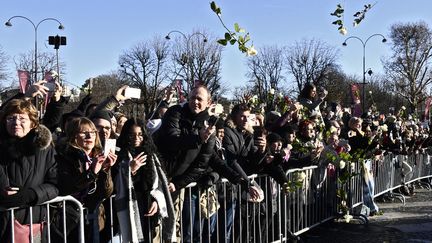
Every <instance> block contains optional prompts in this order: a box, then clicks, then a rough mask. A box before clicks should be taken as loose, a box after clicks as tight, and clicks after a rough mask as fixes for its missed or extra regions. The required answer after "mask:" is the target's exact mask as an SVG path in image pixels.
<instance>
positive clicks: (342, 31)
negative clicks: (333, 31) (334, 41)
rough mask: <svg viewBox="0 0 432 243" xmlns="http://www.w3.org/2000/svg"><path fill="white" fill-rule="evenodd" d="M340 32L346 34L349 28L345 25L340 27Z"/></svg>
mask: <svg viewBox="0 0 432 243" xmlns="http://www.w3.org/2000/svg"><path fill="white" fill-rule="evenodd" d="M339 33H341V34H342V35H346V34H347V33H348V31H347V29H346V28H345V27H342V28H340V30H339Z"/></svg>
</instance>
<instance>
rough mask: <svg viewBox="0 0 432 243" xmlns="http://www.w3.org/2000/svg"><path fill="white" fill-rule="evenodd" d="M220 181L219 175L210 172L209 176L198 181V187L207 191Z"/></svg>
mask: <svg viewBox="0 0 432 243" xmlns="http://www.w3.org/2000/svg"><path fill="white" fill-rule="evenodd" d="M218 180H219V174H218V173H216V172H210V173H208V174H207V175H205V176H203V177H201V179H200V180H199V181H198V183H197V184H198V185H199V187H200V188H201V189H207V188H209V187H211V186H212V185H213V184H214V183H216V181H218Z"/></svg>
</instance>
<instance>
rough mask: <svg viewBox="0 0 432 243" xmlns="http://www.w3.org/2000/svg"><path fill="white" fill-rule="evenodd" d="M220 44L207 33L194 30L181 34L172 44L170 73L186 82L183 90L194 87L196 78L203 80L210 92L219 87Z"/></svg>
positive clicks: (187, 90)
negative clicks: (187, 33) (190, 32)
mask: <svg viewBox="0 0 432 243" xmlns="http://www.w3.org/2000/svg"><path fill="white" fill-rule="evenodd" d="M221 53H222V46H221V45H219V44H218V43H217V42H216V38H215V37H212V36H210V35H209V34H207V33H205V32H204V31H203V32H199V31H195V32H193V33H192V34H189V35H184V36H183V35H181V36H179V37H178V38H176V39H175V42H174V44H173V45H172V60H173V66H172V73H174V76H175V77H174V79H183V80H185V82H186V87H185V91H186V92H189V91H190V89H191V88H193V87H194V83H195V81H196V80H198V81H201V82H203V84H204V85H206V86H207V87H208V88H209V90H210V92H211V93H212V94H213V93H214V92H216V91H218V90H219V89H221V85H222V84H221V80H220V79H221V75H220V73H221Z"/></svg>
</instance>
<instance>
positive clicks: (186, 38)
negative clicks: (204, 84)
mask: <svg viewBox="0 0 432 243" xmlns="http://www.w3.org/2000/svg"><path fill="white" fill-rule="evenodd" d="M172 33H177V34H180V35H181V36H182V37H183V38H184V39H185V41H186V54H185V56H183V55H182V57H181V61H182V62H183V63H185V64H190V61H189V58H190V44H189V42H190V41H191V39H192V37H193V36H196V35H201V36H202V37H203V42H204V43H206V42H207V41H208V40H207V36H206V35H204V34H203V33H201V32H194V33H193V34H191V35H190V36H189V37H187V36H186V35H185V34H184V33H183V32H181V31H179V30H172V31H170V32H168V34H167V35H166V36H165V39H167V40H170V39H171V37H170V34H172ZM189 66H190V68H191V70H190V71H191V77H190V78H191V79H192V80H191V82H193V79H194V76H195V73H194V70H193V65H189ZM191 85H192V84H191ZM191 87H192V86H191Z"/></svg>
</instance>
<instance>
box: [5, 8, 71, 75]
mask: <svg viewBox="0 0 432 243" xmlns="http://www.w3.org/2000/svg"><path fill="white" fill-rule="evenodd" d="M14 18H21V19H25V20H27V21H28V22H30V23H31V24H32V25H33V28H34V48H35V50H34V56H35V57H34V58H35V60H34V70H35V73H34V82H37V69H38V66H37V65H38V64H37V46H38V45H37V31H38V27H39V25H40V24H41V23H42V22H45V21H48V20H52V21H55V22H57V23H58V24H59V26H58V29H60V30H63V29H64V26H63V25H62V23H61V22H60V21H59V20H57V19H55V18H45V19H42V20H41V21H39V22H38V23H37V24H35V23H34V22H33V21H31V20H30V19H29V18H27V17H25V16H20V15H16V16H12V17H10V18H9V20H8V21H7V22H6V23H5V25H6V26H8V27H11V26H12V23H11V20H12V19H14ZM42 75H43V74H42Z"/></svg>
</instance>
